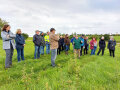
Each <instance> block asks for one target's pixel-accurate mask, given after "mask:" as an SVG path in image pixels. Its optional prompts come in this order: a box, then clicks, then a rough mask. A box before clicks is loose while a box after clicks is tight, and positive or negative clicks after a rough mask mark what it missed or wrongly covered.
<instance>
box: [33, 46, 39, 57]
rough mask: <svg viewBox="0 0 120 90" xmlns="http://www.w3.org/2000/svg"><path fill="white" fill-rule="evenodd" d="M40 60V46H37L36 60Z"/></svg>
mask: <svg viewBox="0 0 120 90" xmlns="http://www.w3.org/2000/svg"><path fill="white" fill-rule="evenodd" d="M39 58H40V46H35V53H34V59H39Z"/></svg>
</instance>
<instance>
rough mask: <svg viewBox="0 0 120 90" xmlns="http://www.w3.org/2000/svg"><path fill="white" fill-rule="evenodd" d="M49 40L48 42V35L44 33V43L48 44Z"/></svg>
mask: <svg viewBox="0 0 120 90" xmlns="http://www.w3.org/2000/svg"><path fill="white" fill-rule="evenodd" d="M49 42H50V41H49V35H46V36H45V43H46V44H50V43H49Z"/></svg>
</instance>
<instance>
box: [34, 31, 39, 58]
mask: <svg viewBox="0 0 120 90" xmlns="http://www.w3.org/2000/svg"><path fill="white" fill-rule="evenodd" d="M35 33H36V34H35V35H34V36H33V43H34V45H35V52H34V59H39V58H40V45H41V38H40V31H39V30H36V31H35Z"/></svg>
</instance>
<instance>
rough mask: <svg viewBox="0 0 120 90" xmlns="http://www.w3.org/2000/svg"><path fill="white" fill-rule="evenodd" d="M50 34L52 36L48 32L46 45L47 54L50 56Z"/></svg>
mask: <svg viewBox="0 0 120 90" xmlns="http://www.w3.org/2000/svg"><path fill="white" fill-rule="evenodd" d="M49 34H50V32H47V35H46V36H45V44H46V53H47V54H50V41H49Z"/></svg>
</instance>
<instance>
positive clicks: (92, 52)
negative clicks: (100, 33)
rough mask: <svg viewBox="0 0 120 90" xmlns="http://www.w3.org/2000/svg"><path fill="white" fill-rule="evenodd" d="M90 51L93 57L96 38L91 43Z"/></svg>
mask: <svg viewBox="0 0 120 90" xmlns="http://www.w3.org/2000/svg"><path fill="white" fill-rule="evenodd" d="M90 49H91V55H93V54H94V38H92V40H91V41H90Z"/></svg>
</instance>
